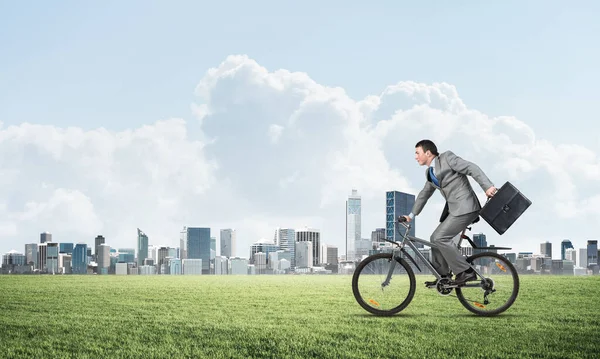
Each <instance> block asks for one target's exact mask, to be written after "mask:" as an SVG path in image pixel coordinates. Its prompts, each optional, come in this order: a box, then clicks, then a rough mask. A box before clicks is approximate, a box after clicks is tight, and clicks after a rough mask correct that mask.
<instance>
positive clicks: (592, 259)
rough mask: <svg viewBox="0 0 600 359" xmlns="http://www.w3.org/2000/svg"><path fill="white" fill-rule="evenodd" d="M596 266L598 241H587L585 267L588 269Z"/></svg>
mask: <svg viewBox="0 0 600 359" xmlns="http://www.w3.org/2000/svg"><path fill="white" fill-rule="evenodd" d="M594 264H598V241H597V240H592V239H590V240H588V241H587V265H588V267H590V266H593V265H594Z"/></svg>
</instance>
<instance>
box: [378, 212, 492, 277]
mask: <svg viewBox="0 0 600 359" xmlns="http://www.w3.org/2000/svg"><path fill="white" fill-rule="evenodd" d="M398 224H402V226H403V227H404V228H406V232H405V233H404V236H403V237H402V241H400V242H396V241H391V240H389V239H387V238H384V240H385V241H386V242H390V243H392V244H394V245H395V246H396V248H394V249H393V250H392V258H394V259H396V258H402V254H403V253H404V254H405V255H406V256H407V257H408V258H409V259H410V260H411V261H412V262H413V264H414V265H415V266H416V267H417V269H419V271H421V268H419V266H418V265H417V262H416V261H415V260H414V258H412V256H411V255H410V254H409V253H408V252H407V251H406V250H405V249H404V247H405V246H408V247H409V248H411V249H412V250H413V252H414V253H415V255H416V256H417V257H418V258H419V259H421V261H423V263H425V265H426V266H427V268H428V269H429V270H430V271H431V273H433V275H434V276H435V277H436V278H437V279H438V280H439V279H441V278H442V276H441V274H440V273H438V271H437V270H436V269H435V268H434V267H433V264H431V262H430V261H429V258H426V257H425V256H424V255H423V253H421V252H420V251H419V250H418V248H417V247H416V246H415V244H414V243H420V244H423V245H425V246H428V247H431V248H437V247H438V246H437V245H436V244H435V243H432V242H430V241H426V240H423V239H421V238H417V237H413V236H411V235H409V234H408V231H409V230H410V225H409V224H406V223H399V222H396V231H397V232H398V234H401V233H400V231H399V230H398ZM465 231H466V229H465V230H463V231H462V233H461V239H460V241H459V244H460V243H461V242H462V237H463V236H464V234H465ZM470 266H471V268H473V270H474V271H475V273H476V274H477V275H478V276H479V277H480V278H482V279H483V278H484V276H483V275H482V274H481V273H479V272H478V271H477V269H476V268H474V267H473V266H472V265H470ZM395 267H396V261H395V260H392V261H391V265H390V268H389V270H388V274H387V277H386V278H385V281H384V282H383V283H382V286H383V287H385V286H387V285H388V284H389V283H390V280H391V279H392V273H393V272H394V268H395ZM479 286H481V283H479V282H477V283H467V284H464V285H462V286H461V287H479ZM447 287H448V288H452V287H457V286H456V285H449V286H447Z"/></svg>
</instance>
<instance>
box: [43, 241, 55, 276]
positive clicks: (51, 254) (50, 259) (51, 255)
mask: <svg viewBox="0 0 600 359" xmlns="http://www.w3.org/2000/svg"><path fill="white" fill-rule="evenodd" d="M45 244H46V246H47V252H46V269H47V272H48V273H52V274H54V273H58V243H53V242H46V243H45Z"/></svg>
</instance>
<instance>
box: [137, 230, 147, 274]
mask: <svg viewBox="0 0 600 359" xmlns="http://www.w3.org/2000/svg"><path fill="white" fill-rule="evenodd" d="M137 234H138V240H137V250H138V254H137V255H138V258H137V263H138V267H140V266H143V265H144V259H146V258H148V236H147V235H146V233H144V232H142V230H140V229H139V228H138V229H137Z"/></svg>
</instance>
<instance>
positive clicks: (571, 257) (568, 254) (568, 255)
mask: <svg viewBox="0 0 600 359" xmlns="http://www.w3.org/2000/svg"><path fill="white" fill-rule="evenodd" d="M564 260H567V261H571V262H573V265H576V263H577V250H576V249H575V248H567V249H565V259H564Z"/></svg>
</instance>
